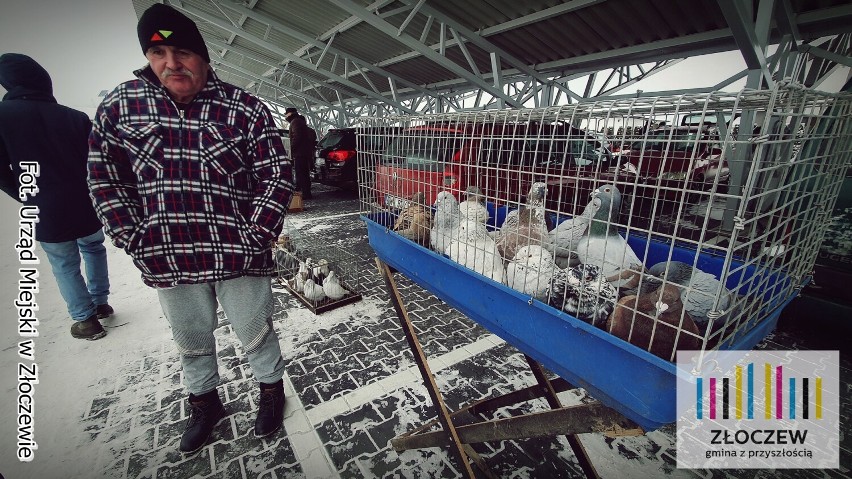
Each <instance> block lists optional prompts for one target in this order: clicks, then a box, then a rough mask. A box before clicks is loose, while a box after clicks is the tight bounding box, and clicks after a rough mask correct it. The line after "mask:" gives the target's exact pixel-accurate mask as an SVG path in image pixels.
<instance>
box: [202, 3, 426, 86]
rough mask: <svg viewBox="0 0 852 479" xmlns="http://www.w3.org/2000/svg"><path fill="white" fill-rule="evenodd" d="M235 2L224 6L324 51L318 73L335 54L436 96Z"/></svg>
mask: <svg viewBox="0 0 852 479" xmlns="http://www.w3.org/2000/svg"><path fill="white" fill-rule="evenodd" d="M215 1H216V2H217V3H220V4H221V3H225V2H224V1H223V0H215ZM234 2H235V0H227V5H224V6H226V7H227V8H230V9H232V10H234V11H235V12H237V13H240V14H243V15H246V16H248V17H249V18H252V19H254V20H256V21H258V22H261V23H264V24H266V25H269V26H271V27H274V28H275V29H276V30H278V31H280V32H282V33H284V34H285V35H288V36H291V37H293V38H295V39H297V40H299V41H302V42H305V44H306V45H311V46H314V47H316V48H318V49H322V51H323V53H322V55H320V58H319V59H318V60H317V61H316V63H315V64H314V66H315V69H316V70H317V71H319V63H320V60H322V57H323V56H324V55H325V53H326V52H328V53H333V54H335V55H338V56H340V57H343V58H347V59H349V61H351V62H352V63H354V64H355V65H358V66H360V67H362V68H367V69H368V70H371V71H374V72H375V73H376V74H379V75H381V76H384V77H387V78H393V79H394V80H395V81H396V82H397V83H400V84H402V85H405V86H407V87H409V88H413V89H415V90H420V91H421V92H422V93H425V94H434V92H432V91H430V90H426V89H425V88H423V87H421V86H420V85H418V84H416V83H413V82H410V81H408V80H406V79H404V78H401V77H399V76H398V75H395V74H393V73H391V72H389V71H387V70H385V69H383V68H381V67H379V66H376V65H373V64H371V63H369V62H367V61H365V60H362V59H360V58H357V57H353V56H352V55H350V54H348V53H346V52H344V51H341V50H339V49H337V48H334V47H332V46H331V43H332V40H331V39H330V40H329V41H328V42H324V41H322V40H316V39H314V38H312V37H310V36H308V35H306V34H304V33H302V32H300V31H298V30H296V29H294V28H291V27H289V26H287V25H284V24H283V23H281V22H280V21H278V20H276V19H274V18H272V17H270V16H268V15H266V14H263V13H261V12H256V11H253V10H248V9H247V8H245V7H244V6H242V5H240V4H237V3H234ZM332 38H334V37H333V36H332Z"/></svg>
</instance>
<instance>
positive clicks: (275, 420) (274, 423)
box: [254, 381, 284, 437]
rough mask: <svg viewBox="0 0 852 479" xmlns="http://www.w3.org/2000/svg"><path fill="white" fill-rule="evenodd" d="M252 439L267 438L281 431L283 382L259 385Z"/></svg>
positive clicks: (282, 420)
mask: <svg viewBox="0 0 852 479" xmlns="http://www.w3.org/2000/svg"><path fill="white" fill-rule="evenodd" d="M257 402H258V405H257V419H256V420H255V421H254V437H267V436H271V435H273V434H275V433H276V432H278V430H279V429H281V424H282V423H283V422H284V381H278V382H277V383H275V384H263V383H261V384H260V396H259V398H258V401H257Z"/></svg>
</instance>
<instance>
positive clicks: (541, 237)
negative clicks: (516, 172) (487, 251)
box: [496, 182, 550, 261]
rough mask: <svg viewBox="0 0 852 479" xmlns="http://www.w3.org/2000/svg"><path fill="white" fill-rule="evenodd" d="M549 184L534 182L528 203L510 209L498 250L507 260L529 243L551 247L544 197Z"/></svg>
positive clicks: (500, 236) (498, 240) (499, 239)
mask: <svg viewBox="0 0 852 479" xmlns="http://www.w3.org/2000/svg"><path fill="white" fill-rule="evenodd" d="M546 194H547V185H545V184H544V183H540V182H539V183H533V185H532V187H531V188H530V191H529V194H528V195H527V203H526V205H525V206H524V207H523V208H521V209H520V210H514V211H510V212H509V214H508V215H506V220H505V221H504V222H503V226H502V227H501V228H500V232H499V233H498V234H497V239H496V242H497V250H498V251H499V252H500V255H501V256H502V257H503V259H504V260H506V261H511V260H512V259H513V258H514V257H515V255H516V254H518V250H520V249H521V248H522V247H524V246H528V245H539V246H543V247H545V248H549V247H550V240H549V238H548V235H547V233H548V229H547V221H546V220H545V217H546V213H545V210H544V197H545V195H546Z"/></svg>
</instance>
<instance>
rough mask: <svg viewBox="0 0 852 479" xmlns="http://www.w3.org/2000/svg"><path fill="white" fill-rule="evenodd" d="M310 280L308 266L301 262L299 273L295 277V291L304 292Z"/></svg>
mask: <svg viewBox="0 0 852 479" xmlns="http://www.w3.org/2000/svg"><path fill="white" fill-rule="evenodd" d="M307 279H308V265H307V264H306V263H304V262H302V261H299V271H297V272H296V275H295V276H293V289H295V290H296V291H302V290H303V289H304V288H305V281H306V280H307Z"/></svg>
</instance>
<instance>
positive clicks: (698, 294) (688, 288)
mask: <svg viewBox="0 0 852 479" xmlns="http://www.w3.org/2000/svg"><path fill="white" fill-rule="evenodd" d="M648 271H649V272H650V273H651V274H653V275H654V276H656V277H657V278H660V279H663V280H665V281H670V282H672V283H675V284H678V285H680V286H681V287H683V288H684V289H685V291H682V292H681V295H680V296H681V301H683V307H684V309H685V310H686V311H687V312H688V313H689V315H690V316H691V317H692V319H693V320H694V321H695V324H697V325H698V326H699V327H701V328H702V329H705V328H706V326H707V323H708V321H709V316H708V314H709V313H710V312H711V311H719V312H723V311H727V309H728V308H729V307H730V306H731V303H732V302H733V295H732V293H731V292H730V291H729V290H728V289H727V288H725V285H723V284H722V282H721V281H719V280H718V279H716V277H715V276H713V275H712V274H710V273H706V272H704V271H701V270H700V269H698V268H694V267H693V266H692V265H689V264H686V263H684V262H682V261H669V262H662V263H657V264H655V265H654V266H652V267H651V269H650V270H648ZM717 297H718V302H717V299H716V298H717Z"/></svg>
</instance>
